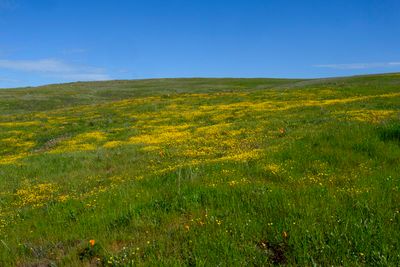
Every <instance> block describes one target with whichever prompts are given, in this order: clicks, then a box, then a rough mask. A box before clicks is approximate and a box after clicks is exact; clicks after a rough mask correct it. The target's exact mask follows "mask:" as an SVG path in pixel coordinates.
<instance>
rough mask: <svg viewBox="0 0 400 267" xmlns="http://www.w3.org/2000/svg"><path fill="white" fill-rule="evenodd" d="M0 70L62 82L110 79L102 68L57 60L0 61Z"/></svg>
mask: <svg viewBox="0 0 400 267" xmlns="http://www.w3.org/2000/svg"><path fill="white" fill-rule="evenodd" d="M0 69H8V70H13V71H20V72H28V73H38V74H42V75H46V76H49V77H55V78H60V79H63V80H79V81H89V80H90V81H93V80H109V79H111V77H110V76H109V75H108V74H107V73H106V71H105V69H103V68H96V67H88V66H81V65H74V64H68V63H65V62H64V61H61V60H58V59H39V60H8V59H0Z"/></svg>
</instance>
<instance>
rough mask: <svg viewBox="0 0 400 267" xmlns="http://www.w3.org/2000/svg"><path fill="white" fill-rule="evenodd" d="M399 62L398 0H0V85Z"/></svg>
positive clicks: (267, 73) (386, 66)
mask: <svg viewBox="0 0 400 267" xmlns="http://www.w3.org/2000/svg"><path fill="white" fill-rule="evenodd" d="M396 71H400V0H329V1H328V0H302V1H300V0H292V1H290V0H259V1H257V0H241V1H235V0H158V1H157V0H130V1H128V0H108V1H105V0H104V1H102V0H0V87H3V88H4V87H17V86H26V85H40V84H47V83H59V82H68V81H78V80H107V79H139V78H157V77H307V78H308V77H326V76H342V75H353V74H364V73H381V72H396Z"/></svg>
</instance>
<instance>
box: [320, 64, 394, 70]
mask: <svg viewBox="0 0 400 267" xmlns="http://www.w3.org/2000/svg"><path fill="white" fill-rule="evenodd" d="M396 66H400V62H375V63H350V64H322V65H314V66H313V67H317V68H329V69H340V70H357V69H373V68H390V67H396Z"/></svg>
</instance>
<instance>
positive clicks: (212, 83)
mask: <svg viewBox="0 0 400 267" xmlns="http://www.w3.org/2000/svg"><path fill="white" fill-rule="evenodd" d="M0 179H1V182H0V265H1V266H92V265H104V266H136V265H143V266H182V265H190V266H194V265H196V266H216V265H221V266H240V265H253V266H265V265H267V266H268V265H274V264H276V265H285V264H287V265H298V266H304V265H307V266H312V265H316V266H319V265H322V266H326V265H335V266H364V265H373V266H396V265H397V264H398V263H399V262H400V231H399V229H400V214H399V212H400V191H399V190H400V188H399V187H400V74H387V75H372V76H359V77H349V78H336V79H319V80H285V79H160V80H141V81H110V82H91V83H71V84H62V85H50V86H43V87H38V88H22V89H4V90H0Z"/></svg>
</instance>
